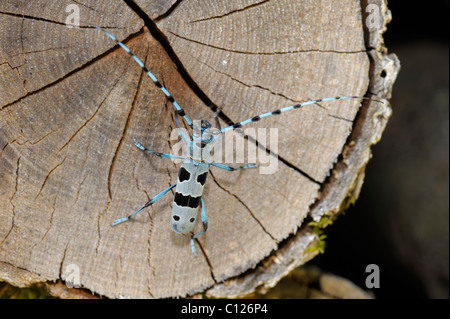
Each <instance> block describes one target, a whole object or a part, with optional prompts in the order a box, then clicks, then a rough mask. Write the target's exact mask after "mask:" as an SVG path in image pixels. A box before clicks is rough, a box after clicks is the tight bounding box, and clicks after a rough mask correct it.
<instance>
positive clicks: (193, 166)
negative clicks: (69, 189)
mask: <svg viewBox="0 0 450 319" xmlns="http://www.w3.org/2000/svg"><path fill="white" fill-rule="evenodd" d="M93 26H94V27H95V28H97V29H98V30H100V31H102V32H104V33H105V34H106V35H108V37H110V38H111V39H112V40H114V41H115V42H116V43H117V44H118V45H119V46H120V47H122V48H123V49H124V50H125V51H126V52H127V53H128V54H130V55H131V57H132V58H133V59H134V60H135V61H136V62H137V64H139V66H140V67H141V68H142V70H143V71H144V72H145V73H147V74H148V76H149V77H150V78H151V79H152V81H153V83H154V84H155V85H156V86H157V87H158V88H159V89H161V90H162V91H163V92H164V94H165V95H166V98H167V99H168V100H169V101H170V102H171V103H172V105H173V108H174V112H175V124H176V127H177V130H178V134H179V136H180V137H181V139H182V140H183V141H184V143H185V144H186V145H187V147H188V150H189V154H188V156H187V157H182V156H177V155H171V154H165V153H159V152H155V151H151V150H149V149H147V148H145V147H144V146H142V145H141V144H139V143H138V142H137V141H136V140H135V139H134V144H135V145H136V146H137V147H138V148H139V149H141V150H143V151H145V152H148V153H150V154H154V155H156V156H159V157H161V158H168V159H181V160H182V162H181V165H180V170H179V171H178V179H177V182H176V184H173V185H171V186H170V187H168V188H167V189H165V190H163V191H162V192H161V193H159V194H158V195H156V196H155V197H153V198H151V199H150V200H149V201H148V202H147V203H146V204H145V205H144V206H142V207H141V208H139V209H138V210H137V211H135V212H134V213H133V214H131V215H129V216H128V217H124V218H120V219H117V220H115V221H114V222H113V223H112V225H111V226H115V225H117V224H120V223H122V222H125V221H127V220H129V219H131V218H133V217H134V216H135V215H136V214H137V213H139V212H140V211H141V210H143V209H144V208H146V207H149V206H150V205H152V204H154V203H155V202H156V201H157V200H158V199H160V198H161V197H163V196H164V195H165V194H166V193H167V192H169V191H170V190H171V189H173V188H174V187H176V188H175V196H174V201H173V207H172V217H171V220H170V226H171V228H172V230H173V231H175V232H177V233H180V234H188V233H190V232H191V231H192V230H193V229H194V226H195V221H196V218H197V214H198V210H199V206H200V211H201V218H202V223H203V230H202V231H200V232H198V233H196V234H193V235H192V236H191V249H192V252H193V253H194V255H195V256H197V252H196V250H195V244H194V239H196V238H197V237H198V236H199V235H201V234H203V233H205V232H206V229H207V227H208V224H207V219H206V210H205V204H204V202H203V198H202V194H203V188H204V185H205V182H206V177H207V176H208V172H209V168H210V166H215V167H218V168H221V169H224V170H226V171H237V170H241V169H245V168H254V167H258V165H257V164H248V165H244V166H240V167H236V168H234V167H230V166H227V165H223V164H218V163H213V162H208V161H206V160H207V159H208V156H209V155H210V150H211V146H212V143H213V142H214V141H215V140H216V139H217V138H218V137H219V135H220V134H222V133H224V132H226V131H228V130H231V129H233V130H234V129H237V128H240V127H241V126H243V125H245V124H248V123H251V122H257V121H259V120H260V119H262V118H264V117H268V116H271V115H279V114H281V113H283V112H286V111H289V110H294V109H299V108H301V107H303V106H306V105H310V104H315V103H319V102H325V101H333V100H341V99H367V100H375V101H378V100H376V99H373V98H368V97H359V96H337V97H329V98H322V99H317V100H310V101H306V102H303V103H299V104H295V105H292V106H288V107H285V108H282V109H278V110H275V111H272V112H268V113H264V114H261V115H257V116H254V117H252V118H250V119H247V120H245V121H242V122H238V123H235V124H233V125H231V126H228V127H225V128H221V126H220V123H219V119H218V116H219V113H220V108H218V109H217V112H216V114H215V117H214V120H215V122H216V124H217V127H218V128H219V129H216V130H213V129H211V124H210V123H209V122H208V121H206V120H201V121H199V125H193V123H192V122H191V120H190V119H189V118H188V116H187V115H186V114H185V112H184V111H183V109H181V107H180V106H179V105H178V103H177V102H176V101H175V99H174V98H173V96H172V95H171V94H170V93H169V91H167V89H166V88H165V87H164V86H162V85H161V83H160V82H159V81H158V79H157V78H156V77H155V76H154V75H153V74H152V73H151V72H150V71H149V70H148V69H147V68H146V67H145V65H144V63H142V62H141V60H139V59H138V58H137V57H136V56H135V55H134V54H133V53H132V52H131V51H130V49H128V48H127V47H126V46H125V45H124V44H123V43H122V42H120V41H119V40H117V39H116V37H114V36H113V35H112V34H110V33H109V32H107V31H105V30H103V29H102V28H100V27H99V26H96V25H93ZM379 102H381V101H379ZM178 116H182V117H183V118H184V120H185V121H186V123H187V124H188V125H189V127H190V128H191V129H193V134H192V138H191V139H188V138H187V137H186V135H185V134H184V133H183V131H182V130H181V129H180V127H179V125H178Z"/></svg>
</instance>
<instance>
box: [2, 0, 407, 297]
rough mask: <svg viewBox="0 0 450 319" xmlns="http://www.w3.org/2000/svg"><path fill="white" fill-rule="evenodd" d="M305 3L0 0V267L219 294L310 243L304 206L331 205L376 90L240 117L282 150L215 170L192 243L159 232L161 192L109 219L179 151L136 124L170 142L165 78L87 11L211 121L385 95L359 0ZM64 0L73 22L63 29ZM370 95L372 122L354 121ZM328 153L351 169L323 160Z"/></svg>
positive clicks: (355, 167)
mask: <svg viewBox="0 0 450 319" xmlns="http://www.w3.org/2000/svg"><path fill="white" fill-rule="evenodd" d="M318 2H319V1H310V2H305V1H288V0H284V1H283V0H279V1H268V0H260V1H244V0H241V1H237V0H236V1H231V0H221V1H194V0H191V1H186V0H185V1H145V0H140V1H136V2H135V3H136V5H137V6H138V7H139V8H140V10H139V11H140V12H133V9H136V8H135V7H134V6H133V5H132V6H131V7H129V6H127V4H126V3H124V2H121V1H114V5H111V1H84V2H81V1H80V2H79V1H77V2H75V1H60V2H58V4H57V5H53V4H52V5H50V3H51V2H50V1H40V5H39V6H38V5H37V4H34V3H33V2H30V3H23V2H20V3H18V4H16V5H15V6H14V5H12V4H10V2H8V3H2V4H0V33H1V34H5V35H6V36H5V37H1V39H0V72H1V76H0V78H1V80H0V103H1V104H0V219H1V223H0V279H2V280H6V281H8V282H11V283H12V284H14V285H17V286H26V285H29V284H31V283H33V282H37V281H56V280H62V281H66V282H71V280H73V276H74V275H77V276H79V282H80V288H85V289H87V290H88V291H91V292H93V293H95V294H97V295H100V296H106V297H110V298H118V297H126V298H161V297H176V296H181V297H185V296H192V295H194V294H196V293H201V292H205V291H207V290H208V293H209V295H211V296H225V297H227V296H228V297H229V296H236V295H242V294H245V293H246V292H251V291H253V290H254V288H255V287H256V286H257V285H256V283H257V282H263V283H264V284H265V285H273V284H275V283H276V282H277V281H278V280H279V279H280V278H281V277H282V276H284V275H285V274H286V273H287V272H288V270H289V269H291V268H292V267H293V266H294V265H297V264H300V263H304V262H306V261H307V260H308V259H310V258H312V257H313V256H314V255H315V254H316V253H317V252H314V251H313V252H311V251H312V250H311V249H310V250H308V247H309V248H311V247H313V246H314V243H315V242H316V240H317V237H316V235H315V234H314V233H311V231H310V230H309V229H308V227H307V226H306V225H304V221H305V218H307V216H308V214H309V213H310V214H312V215H311V216H313V218H314V219H316V220H319V219H320V218H321V217H322V216H324V215H326V214H327V213H329V214H337V213H339V212H340V210H339V209H336V207H342V203H343V202H344V201H345V199H346V198H347V197H348V194H349V193H352V192H353V193H355V192H354V190H355V189H356V190H359V188H360V184H361V182H362V180H361V177H360V176H361V170H362V172H363V168H364V165H365V164H366V163H367V160H368V158H367V157H368V156H367V155H369V157H370V146H371V145H372V144H373V143H376V141H377V140H378V139H379V137H380V134H381V132H382V130H383V129H384V125H385V124H386V121H387V118H388V117H389V114H390V108H389V106H388V105H387V104H385V105H384V108H380V106H379V103H378V104H377V103H364V106H363V107H362V108H361V103H360V101H357V100H352V101H335V102H328V103H322V104H321V105H311V106H309V107H305V108H304V109H301V110H296V111H292V112H291V113H289V114H288V113H286V114H283V115H281V116H279V117H271V118H268V119H266V120H265V121H260V122H259V123H258V124H252V125H249V127H252V128H255V130H256V129H257V128H276V129H277V130H278V140H277V141H278V144H277V145H272V144H271V143H269V144H268V143H267V141H265V140H264V139H258V136H255V138H256V139H257V140H258V142H259V144H260V145H261V146H262V148H263V153H265V150H264V147H267V148H268V149H270V150H272V151H274V152H275V153H276V154H275V155H277V156H278V159H277V157H273V160H275V161H276V163H277V165H278V169H277V172H276V174H260V171H259V170H258V169H254V170H248V171H238V172H224V171H221V170H218V169H213V170H212V172H211V176H210V177H208V182H207V184H206V188H205V205H206V210H207V215H208V226H209V228H208V232H207V233H206V234H205V235H202V236H200V237H199V239H198V241H197V242H196V245H197V247H198V249H197V251H198V253H199V256H198V257H194V256H193V254H192V252H191V250H190V248H189V237H188V236H183V235H180V234H176V233H174V232H172V231H171V230H170V227H169V216H170V210H171V202H172V200H173V198H172V196H171V195H170V194H168V195H166V196H165V197H163V198H162V199H161V200H159V201H158V202H157V203H155V204H154V205H153V206H151V207H150V208H149V209H146V210H145V211H143V212H142V213H140V214H139V215H137V216H136V218H135V219H134V220H132V221H130V222H127V223H124V224H121V225H118V226H116V227H113V228H112V227H111V226H110V225H111V222H112V221H113V220H114V219H116V218H120V217H124V216H127V215H129V214H130V213H131V212H133V211H135V210H136V209H137V208H139V207H141V206H142V205H143V204H144V203H145V202H146V201H148V199H149V198H151V197H153V196H154V195H156V194H157V193H159V192H160V191H161V190H163V189H165V188H167V187H168V186H169V185H171V184H173V183H174V182H175V181H176V176H177V166H176V164H175V163H173V162H171V161H170V160H163V159H160V158H157V157H152V156H151V155H149V154H145V153H143V152H142V151H141V150H139V149H137V148H136V147H135V146H134V145H133V138H136V139H137V140H138V141H139V142H140V143H141V144H143V145H145V146H146V147H147V148H149V149H151V150H155V151H159V152H166V153H169V152H170V150H171V147H172V146H173V145H174V144H175V143H176V142H177V141H176V140H173V139H172V140H171V139H170V135H171V132H172V130H173V129H174V127H175V124H174V121H173V115H172V111H171V110H172V107H171V105H170V104H169V103H168V101H167V100H166V99H165V97H164V94H163V93H162V92H161V91H160V90H159V89H157V88H156V87H154V85H153V83H152V81H151V80H150V79H149V78H148V77H147V75H146V74H145V73H143V72H142V71H141V69H140V68H139V66H138V65H137V64H136V63H135V62H134V61H133V60H132V59H131V58H130V56H129V55H127V54H126V53H125V52H124V51H123V50H122V49H120V48H119V47H117V46H115V45H114V43H113V42H112V41H111V40H110V39H109V38H108V37H106V36H105V35H104V34H102V33H100V32H99V31H98V30H96V29H94V28H93V27H91V26H90V25H89V24H88V23H92V24H97V25H99V26H102V27H104V28H106V29H107V30H108V31H109V32H111V33H113V34H114V35H115V36H116V37H117V38H119V39H120V40H122V41H124V43H125V44H126V45H127V46H128V47H129V48H130V49H131V50H132V51H133V52H134V53H135V54H136V56H138V57H139V58H140V59H141V60H142V61H144V62H145V64H146V66H147V68H148V69H149V70H151V71H152V72H153V73H154V74H155V76H156V77H157V78H158V79H159V80H160V82H161V83H163V85H164V86H165V87H167V89H168V90H169V91H170V92H171V93H172V95H173V96H174V97H175V99H176V100H177V102H178V103H179V104H180V105H181V106H182V107H183V109H184V110H185V112H186V113H187V114H188V116H189V117H190V118H191V119H193V120H200V119H208V120H212V118H213V116H214V111H213V109H215V107H217V106H221V107H222V114H221V121H222V124H223V125H226V122H230V121H232V122H237V121H240V120H244V119H247V118H250V117H252V116H254V115H257V114H261V113H265V112H268V111H272V110H275V109H278V108H281V107H285V106H289V105H292V104H295V103H298V102H301V101H304V100H308V99H315V98H324V97H332V96H337V95H358V96H364V95H366V94H367V93H368V92H369V91H371V92H372V93H378V95H379V96H381V97H389V94H390V89H391V88H392V84H393V81H394V80H395V75H396V72H397V71H398V66H397V64H396V63H394V62H395V61H396V60H395V57H392V56H390V57H389V56H387V55H385V54H384V52H383V45H382V43H380V42H379V41H378V42H377V41H376V39H378V38H377V37H375V36H372V35H370V34H379V33H381V32H382V30H381V29H379V30H374V31H368V30H365V27H364V25H363V22H364V19H363V13H364V14H365V11H364V8H362V7H361V3H360V2H359V1H354V0H346V1H341V2H340V3H339V7H336V2H335V1H331V0H329V1H328V0H327V1H320V5H318ZM377 3H378V5H379V6H380V8H383V9H384V11H383V18H384V20H383V23H386V21H387V20H388V19H387V18H386V17H388V12H387V11H386V10H387V9H386V6H385V4H384V3H383V2H381V1H380V2H377ZM69 4H77V5H78V6H79V8H80V18H81V28H67V26H66V24H65V19H66V17H67V15H68V13H67V12H66V11H65V9H66V7H67V5H69ZM143 15H145V16H143ZM150 19H154V20H153V21H154V22H151V21H150ZM145 24H147V26H148V27H149V28H150V31H151V32H149V31H148V29H147V28H146V27H144V25H145ZM383 25H384V24H383ZM152 34H153V35H155V36H156V38H155V37H154V36H153V35H152ZM368 37H372V38H371V40H370V41H372V42H371V43H370V47H368V44H367V43H368ZM377 45H378V47H377ZM389 63H390V64H389ZM383 65H388V66H389V65H391V69H386V68H383ZM374 70H375V72H374ZM382 70H385V73H384V74H385V76H384V78H383V79H381V78H380V76H379V75H380V74H381V71H382ZM386 70H388V71H389V73H388V74H387V76H386ZM381 80H383V81H385V82H384V84H383V83H382V84H379V82H380V81H381ZM377 81H378V82H377ZM374 83H378V84H376V85H378V86H377V87H378V88H379V89H378V90H370V88H371V87H372V88H374V85H375V84H374ZM377 108H378V109H377ZM373 110H378V113H377V114H378V117H377V119H381V120H379V122H377V123H376V124H377V125H374V126H375V127H372V126H370V127H366V126H364V125H365V124H366V123H371V122H370V121H371V119H370V118H369V119H368V118H366V117H365V116H362V115H364V114H366V115H367V114H372V113H373ZM375 113H376V112H375ZM361 114H362V115H361ZM361 116H362V117H361ZM372 122H373V121H372ZM255 132H257V130H256V131H255ZM361 136H365V139H364V141H365V143H362V144H357V142H358V141H360V140H359V138H360V137H361ZM246 143H248V147H249V148H251V147H254V143H253V142H252V141H251V140H250V141H248V142H246ZM355 145H361V148H360V149H358V148H355V147H354V146H355ZM361 154H364V155H361ZM357 155H360V156H359V157H358V156H357ZM352 156H353V157H352ZM348 158H352V159H353V158H356V159H355V161H354V162H351V163H350V164H348V163H343V161H345V160H346V159H348ZM342 165H343V166H346V165H347V166H346V169H348V165H349V166H350V167H351V169H348V170H347V171H346V170H342V169H341V170H340V171H339V172H338V171H336V169H337V168H339V167H341V166H342ZM358 181H359V182H358ZM358 183H359V184H358ZM355 185H356V186H355ZM333 192H334V193H338V194H340V196H336V197H335V198H334V199H330V198H329V197H327V195H328V194H331V193H333ZM355 196H356V197H357V192H356V195H355ZM327 198H328V200H329V202H328V204H329V205H328V206H327V207H328V208H327V209H322V210H320V212H318V211H317V207H319V206H320V205H323V206H322V207H325V204H324V203H325V202H324V199H327ZM315 209H316V210H315ZM314 212H315V213H314ZM196 229H198V230H200V229H201V225H197V228H196ZM275 256H276V258H275ZM288 256H289V257H288ZM276 259H277V260H278V263H277V261H276ZM276 265H279V266H276ZM280 265H283V266H280ZM74 266H75V268H76V269H77V270H78V272H77V273H76V274H75V273H74V272H73V269H74V268H73V267H74ZM242 274H244V275H243V276H244V277H243V276H242ZM261 274H264V276H263V277H261ZM240 278H241V279H240ZM243 278H246V279H243ZM258 278H264V279H263V280H262V281H258ZM224 283H226V285H224ZM227 287H228V288H227ZM231 287H232V290H227V289H230V288H231ZM54 291H58V289H54ZM72 293H73V292H72Z"/></svg>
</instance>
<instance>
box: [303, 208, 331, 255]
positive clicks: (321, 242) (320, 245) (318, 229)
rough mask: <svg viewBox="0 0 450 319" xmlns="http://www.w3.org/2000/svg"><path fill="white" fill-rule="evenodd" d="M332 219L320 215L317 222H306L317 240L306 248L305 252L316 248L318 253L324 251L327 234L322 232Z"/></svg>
mask: <svg viewBox="0 0 450 319" xmlns="http://www.w3.org/2000/svg"><path fill="white" fill-rule="evenodd" d="M333 221H334V220H333V219H331V218H329V217H322V218H321V219H320V220H319V221H318V222H315V221H312V222H309V223H308V226H310V227H311V230H312V232H313V233H314V234H316V235H317V237H318V241H317V243H316V245H315V246H312V247H310V248H308V249H307V250H306V252H313V251H316V250H318V251H319V253H321V254H323V253H324V252H325V247H326V242H325V239H326V238H327V235H325V234H324V229H325V228H326V227H327V226H329V225H331V224H333Z"/></svg>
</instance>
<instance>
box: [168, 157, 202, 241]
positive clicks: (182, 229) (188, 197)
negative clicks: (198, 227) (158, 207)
mask: <svg viewBox="0 0 450 319" xmlns="http://www.w3.org/2000/svg"><path fill="white" fill-rule="evenodd" d="M208 171H209V164H205V163H198V162H192V161H190V160H187V161H183V162H182V163H181V166H180V170H179V171H178V180H177V187H176V189H175V196H174V201H173V207H172V218H171V220H170V227H172V229H173V231H175V232H177V233H181V234H186V233H189V232H190V231H192V230H193V229H194V226H195V221H196V219H197V213H198V210H199V207H200V202H201V198H202V194H203V188H204V185H205V182H206V177H207V176H208Z"/></svg>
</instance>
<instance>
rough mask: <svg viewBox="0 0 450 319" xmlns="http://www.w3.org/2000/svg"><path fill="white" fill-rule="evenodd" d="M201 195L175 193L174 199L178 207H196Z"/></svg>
mask: <svg viewBox="0 0 450 319" xmlns="http://www.w3.org/2000/svg"><path fill="white" fill-rule="evenodd" d="M201 198H202V197H201V196H198V197H192V196H190V195H187V196H184V195H183V194H181V193H175V198H174V201H175V203H176V204H177V205H178V206H180V207H190V208H197V207H198V206H199V205H200V199H201Z"/></svg>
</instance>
